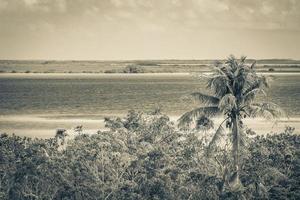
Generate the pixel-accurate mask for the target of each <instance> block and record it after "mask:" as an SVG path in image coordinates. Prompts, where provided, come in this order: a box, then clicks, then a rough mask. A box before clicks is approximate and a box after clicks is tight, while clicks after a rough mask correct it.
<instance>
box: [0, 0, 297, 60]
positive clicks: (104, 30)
mask: <svg viewBox="0 0 300 200" xmlns="http://www.w3.org/2000/svg"><path fill="white" fill-rule="evenodd" d="M299 48H300V0H223V1H222V0H0V59H72V60H82V59H96V60H110V59H217V58H225V57H227V56H228V55H229V54H235V55H237V56H240V55H247V56H248V57H251V58H294V59H300V49H299Z"/></svg>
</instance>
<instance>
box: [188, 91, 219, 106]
mask: <svg viewBox="0 0 300 200" xmlns="http://www.w3.org/2000/svg"><path fill="white" fill-rule="evenodd" d="M191 96H192V97H193V98H194V99H195V100H198V101H200V102H202V103H204V104H205V105H217V104H218V103H219V101H220V99H219V98H218V97H214V96H211V95H207V94H203V93H201V92H194V93H192V94H191Z"/></svg>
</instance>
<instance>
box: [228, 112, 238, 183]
mask: <svg viewBox="0 0 300 200" xmlns="http://www.w3.org/2000/svg"><path fill="white" fill-rule="evenodd" d="M232 123H233V124H232V134H233V146H232V150H233V152H232V153H233V164H234V173H233V174H232V176H231V178H230V179H231V180H230V182H231V183H230V185H231V187H232V188H238V187H239V185H240V178H239V141H240V138H239V137H240V135H239V119H238V115H237V114H234V115H233V118H232Z"/></svg>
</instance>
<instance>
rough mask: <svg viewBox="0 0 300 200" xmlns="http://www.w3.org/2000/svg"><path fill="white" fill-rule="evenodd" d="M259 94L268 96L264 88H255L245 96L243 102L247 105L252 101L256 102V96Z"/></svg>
mask: <svg viewBox="0 0 300 200" xmlns="http://www.w3.org/2000/svg"><path fill="white" fill-rule="evenodd" d="M259 93H262V94H263V95H265V96H266V95H267V94H266V92H265V91H264V89H262V88H253V89H252V90H249V91H248V92H247V93H245V94H243V100H244V103H245V104H249V103H251V102H252V101H254V99H255V97H256V95H258V94H259Z"/></svg>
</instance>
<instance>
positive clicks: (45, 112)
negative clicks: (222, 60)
mask: <svg viewBox="0 0 300 200" xmlns="http://www.w3.org/2000/svg"><path fill="white" fill-rule="evenodd" d="M299 81H300V75H299V74H277V75H274V76H273V81H272V87H271V88H270V89H269V91H268V96H267V97H261V99H263V98H267V99H268V100H270V101H272V102H274V103H277V104H279V105H280V106H281V107H282V108H283V109H284V110H285V111H286V112H287V113H288V115H289V116H290V117H291V119H293V120H292V121H291V123H292V124H293V123H294V125H296V126H297V125H299V120H298V118H299V117H300V84H299ZM203 90H204V91H205V80H202V79H197V78H195V77H194V76H191V75H189V74H2V75H0V131H1V132H7V133H16V134H19V135H29V136H37V137H50V136H51V135H53V134H54V133H55V129H57V128H66V129H72V128H73V127H75V126H76V125H83V126H84V128H86V129H87V130H97V129H101V128H103V118H104V117H105V116H117V115H118V116H119V115H125V114H126V113H127V111H128V110H130V109H135V110H144V111H151V110H153V109H155V108H157V107H160V108H161V109H162V111H163V112H164V113H166V114H168V115H170V116H173V117H174V118H176V117H177V116H180V115H181V114H182V113H184V112H186V111H188V110H190V109H192V108H194V107H196V106H197V103H195V102H193V101H191V100H189V99H187V98H184V97H185V96H186V95H188V94H190V93H192V92H196V91H203ZM262 123H264V122H262Z"/></svg>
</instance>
